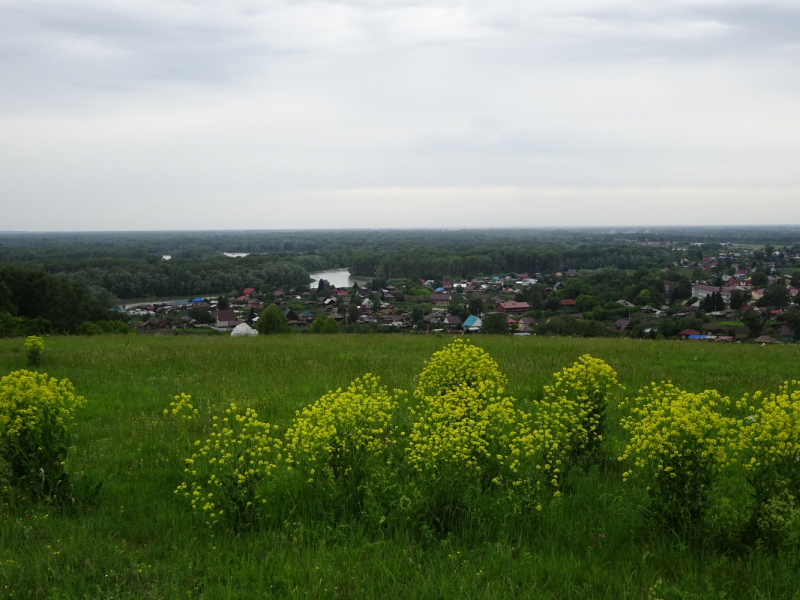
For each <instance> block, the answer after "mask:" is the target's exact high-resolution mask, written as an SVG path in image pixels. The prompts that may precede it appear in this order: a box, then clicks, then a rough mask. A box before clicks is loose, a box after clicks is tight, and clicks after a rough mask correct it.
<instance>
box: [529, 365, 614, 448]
mask: <svg viewBox="0 0 800 600" xmlns="http://www.w3.org/2000/svg"><path fill="white" fill-rule="evenodd" d="M553 377H554V378H555V382H554V383H553V385H550V386H545V388H544V398H543V400H541V401H539V402H535V404H536V405H537V406H538V408H539V413H540V414H542V415H543V417H544V419H545V421H546V423H543V424H542V427H544V428H547V427H549V426H550V425H551V424H552V425H555V424H556V423H560V426H559V430H560V431H561V430H563V428H564V427H568V428H569V435H566V436H564V437H563V439H564V441H565V442H566V443H567V445H568V446H569V448H570V451H571V453H572V454H573V455H576V456H580V455H590V456H596V455H597V453H598V452H599V451H600V445H601V443H602V441H603V436H604V435H605V431H606V410H607V408H608V398H607V397H608V394H609V393H610V392H611V391H613V390H614V389H615V388H618V387H620V386H619V382H618V381H617V373H616V372H615V371H614V369H612V368H611V367H610V366H609V365H608V364H607V363H606V362H604V361H602V360H600V359H599V358H592V357H591V356H589V355H588V354H585V355H583V356H581V357H580V358H579V359H578V360H577V361H576V362H575V363H574V364H573V365H572V366H571V367H566V368H565V369H563V370H562V371H560V372H559V373H554V374H553ZM565 417H566V418H565Z"/></svg>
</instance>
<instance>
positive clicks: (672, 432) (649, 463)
mask: <svg viewBox="0 0 800 600" xmlns="http://www.w3.org/2000/svg"><path fill="white" fill-rule="evenodd" d="M729 405H730V401H729V399H728V398H725V397H722V396H720V395H719V393H718V392H716V391H714V390H706V391H704V392H701V393H699V394H693V393H690V392H685V391H683V390H680V389H679V388H677V387H675V386H674V385H672V384H671V383H664V382H662V383H661V384H660V385H657V384H651V386H649V387H645V388H644V389H642V390H640V391H639V394H638V396H637V397H636V399H635V400H634V404H633V406H632V407H631V416H629V417H626V418H623V419H622V427H623V428H624V429H625V430H627V431H628V432H630V434H631V440H630V442H629V443H628V445H627V447H626V448H625V450H624V452H623V454H622V456H620V457H619V458H620V460H628V461H630V463H631V465H630V469H629V470H628V471H626V472H625V473H623V479H624V480H625V481H631V480H633V479H641V480H642V481H643V483H644V484H645V486H646V488H647V493H648V495H649V497H650V508H649V511H648V512H649V516H650V517H651V518H652V519H653V521H654V522H655V523H656V524H657V525H659V526H661V527H663V528H664V529H668V530H672V531H675V532H685V531H688V530H689V529H690V528H695V531H696V532H697V533H700V531H701V530H700V529H699V527H698V526H699V525H700V524H701V523H702V521H703V519H704V517H705V516H706V512H707V509H708V504H709V493H710V491H711V489H712V487H713V486H714V485H715V484H716V482H717V481H718V479H719V477H720V474H721V471H722V470H723V469H724V468H726V467H728V466H730V465H731V461H732V453H731V452H730V443H731V440H732V439H733V438H734V436H735V435H736V433H737V431H736V421H735V420H734V419H732V418H730V417H726V416H723V414H722V411H724V410H726V409H727V408H728V407H729Z"/></svg>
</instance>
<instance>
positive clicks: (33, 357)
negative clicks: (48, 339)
mask: <svg viewBox="0 0 800 600" xmlns="http://www.w3.org/2000/svg"><path fill="white" fill-rule="evenodd" d="M24 347H25V354H26V355H27V356H28V365H29V366H31V367H38V366H39V365H41V364H42V353H43V352H44V340H43V339H42V338H40V337H38V336H35V335H31V336H28V339H26V340H25V344H24Z"/></svg>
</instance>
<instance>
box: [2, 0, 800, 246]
mask: <svg viewBox="0 0 800 600" xmlns="http://www.w3.org/2000/svg"><path fill="white" fill-rule="evenodd" d="M798 65H800V4H798V3H797V2H791V1H789V0H764V1H761V2H755V1H750V0H729V1H722V0H677V1H675V2H671V3H668V4H667V5H665V4H664V3H657V2H652V1H641V0H596V1H589V0H566V1H564V2H560V3H555V4H553V3H544V2H522V1H519V0H499V1H497V2H492V3H489V2H469V1H467V2H462V1H456V0H434V1H432V2H422V1H421V0H385V1H383V2H373V1H370V0H342V1H333V0H313V1H312V0H309V1H306V0H299V1H298V0H295V1H289V0H263V1H260V2H255V1H254V0H230V1H227V2H224V3H223V2H219V1H218V0H200V1H194V2H188V1H186V0H175V1H172V2H169V3H164V2H156V1H155V0H141V1H140V2H137V3H135V4H134V5H131V4H130V3H126V2H122V1H120V0H106V1H104V2H100V1H99V0H61V1H58V2H56V1H55V0H4V1H2V2H0V77H2V80H3V82H4V84H3V86H2V87H0V215H2V216H1V217H0V230H2V231H132V230H139V231H143V230H212V229H213V230H219V229H248V230H253V229H344V228H377V229H381V228H415V227H423V228H436V227H442V228H456V229H458V228H474V227H495V228H502V227H579V226H587V227H590V226H598V227H631V226H640V227H648V226H650V227H656V226H681V225H702V224H704V223H707V224H713V225H715V226H719V225H747V224H754V225H765V224H781V223H785V224H797V223H800V170H798V169H797V165H798V164H800V144H798V142H797V140H800V111H798V107H800V69H798V68H797V66H798Z"/></svg>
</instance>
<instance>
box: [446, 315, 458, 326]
mask: <svg viewBox="0 0 800 600" xmlns="http://www.w3.org/2000/svg"><path fill="white" fill-rule="evenodd" d="M444 322H445V324H446V325H448V326H450V327H458V326H460V325H461V317H459V316H458V315H447V316H446V317H445V318H444Z"/></svg>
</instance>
